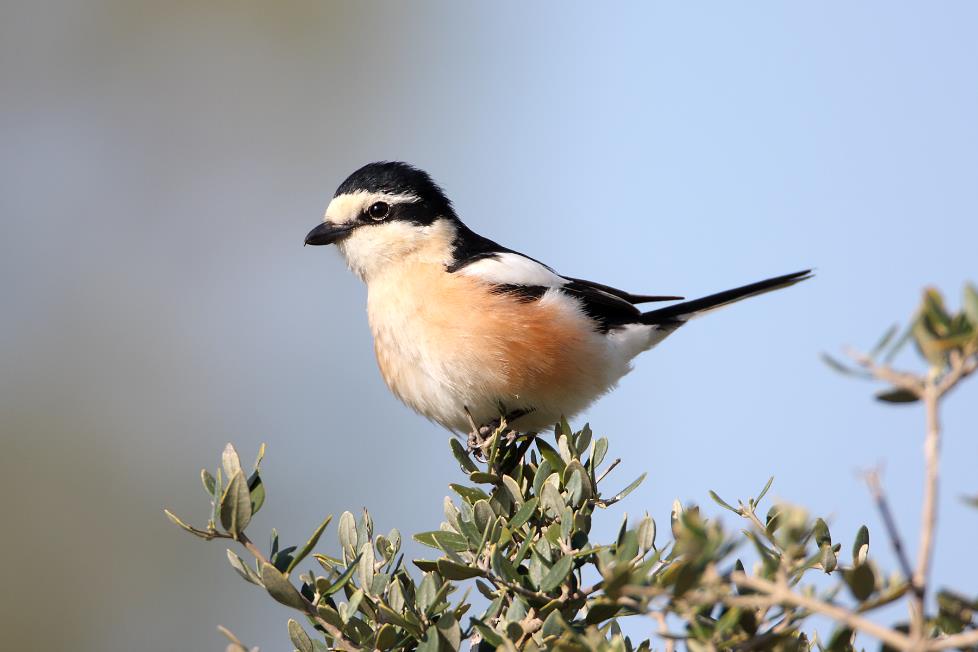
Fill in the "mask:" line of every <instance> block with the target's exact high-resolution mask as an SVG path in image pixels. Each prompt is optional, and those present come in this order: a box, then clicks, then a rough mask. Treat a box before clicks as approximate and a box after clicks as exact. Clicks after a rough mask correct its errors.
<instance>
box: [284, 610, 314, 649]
mask: <svg viewBox="0 0 978 652" xmlns="http://www.w3.org/2000/svg"><path fill="white" fill-rule="evenodd" d="M289 638H290V639H291V640H292V645H294V646H295V648H296V649H297V650H299V652H313V650H314V648H313V646H312V639H311V638H309V634H306V630H304V629H302V625H300V624H299V623H297V622H296V621H294V620H293V619H291V618H289Z"/></svg>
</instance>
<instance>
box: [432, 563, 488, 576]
mask: <svg viewBox="0 0 978 652" xmlns="http://www.w3.org/2000/svg"><path fill="white" fill-rule="evenodd" d="M438 573H439V575H441V576H442V577H444V578H445V579H446V580H467V579H469V578H471V577H482V576H483V575H484V573H483V572H482V571H481V570H480V569H478V568H475V567H473V566H466V565H465V564H459V563H456V562H454V561H452V560H450V559H439V560H438Z"/></svg>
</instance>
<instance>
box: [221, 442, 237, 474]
mask: <svg viewBox="0 0 978 652" xmlns="http://www.w3.org/2000/svg"><path fill="white" fill-rule="evenodd" d="M221 466H223V467H224V476H225V477H227V478H233V477H234V474H235V473H237V472H238V471H240V470H241V458H240V457H238V451H236V450H235V449H234V445H233V444H231V443H230V442H229V443H228V444H227V445H226V446H225V447H224V450H223V451H222V452H221Z"/></svg>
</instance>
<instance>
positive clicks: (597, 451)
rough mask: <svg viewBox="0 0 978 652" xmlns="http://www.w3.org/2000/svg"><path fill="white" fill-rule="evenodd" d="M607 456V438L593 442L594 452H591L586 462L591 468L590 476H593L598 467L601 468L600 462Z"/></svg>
mask: <svg viewBox="0 0 978 652" xmlns="http://www.w3.org/2000/svg"><path fill="white" fill-rule="evenodd" d="M607 454H608V438H607V437H600V438H599V439H598V440H597V441H595V442H594V450H593V451H592V452H591V459H590V460H588V466H590V467H591V474H592V475H593V474H594V472H595V471H597V469H598V467H599V466H601V462H603V461H604V457H605V455H607Z"/></svg>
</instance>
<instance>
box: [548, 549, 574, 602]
mask: <svg viewBox="0 0 978 652" xmlns="http://www.w3.org/2000/svg"><path fill="white" fill-rule="evenodd" d="M573 565H574V558H573V557H572V556H571V555H566V556H564V557H561V558H560V559H558V560H557V561H556V562H555V563H554V565H553V566H551V567H550V570H548V571H547V572H546V574H545V575H544V576H543V580H541V581H540V590H541V591H542V592H543V593H549V592H550V591H553V590H554V589H555V588H557V587H558V586H560V585H561V584H562V583H563V581H564V580H565V579H566V578H567V575H568V574H569V573H570V572H571V568H572V567H573Z"/></svg>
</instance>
